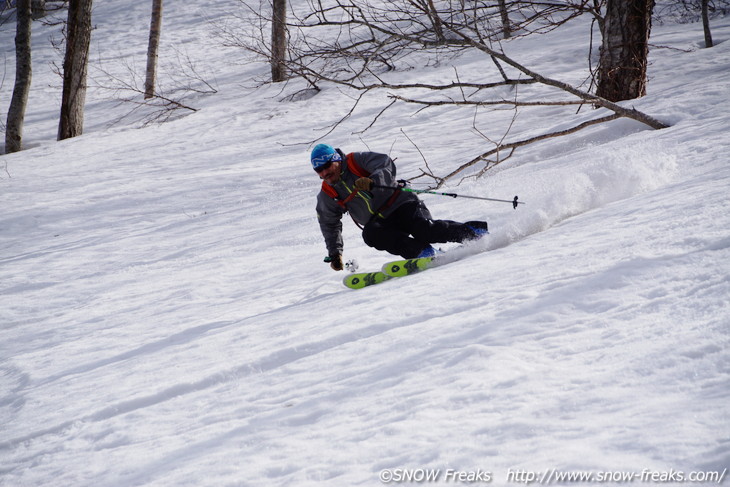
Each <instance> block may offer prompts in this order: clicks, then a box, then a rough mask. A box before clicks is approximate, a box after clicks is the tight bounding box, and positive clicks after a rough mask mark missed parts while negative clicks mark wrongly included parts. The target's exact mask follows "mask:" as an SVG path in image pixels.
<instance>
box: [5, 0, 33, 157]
mask: <svg viewBox="0 0 730 487" xmlns="http://www.w3.org/2000/svg"><path fill="white" fill-rule="evenodd" d="M30 2H31V0H18V3H17V5H16V7H17V18H18V20H17V27H16V31H15V32H16V33H15V87H14V88H13V98H12V100H11V101H10V108H9V109H8V119H7V124H6V127H5V152H7V153H11V152H18V151H19V150H21V149H22V142H23V122H24V120H25V107H26V105H27V104H28V92H29V91H30V80H31V77H32V66H31V49H30V30H31V24H32V14H31V7H30Z"/></svg>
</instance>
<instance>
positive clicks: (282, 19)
mask: <svg viewBox="0 0 730 487" xmlns="http://www.w3.org/2000/svg"><path fill="white" fill-rule="evenodd" d="M271 9H272V14H271V80H272V81H273V82H274V83H277V82H279V81H284V80H285V79H286V51H287V30H286V0H273V2H272V4H271Z"/></svg>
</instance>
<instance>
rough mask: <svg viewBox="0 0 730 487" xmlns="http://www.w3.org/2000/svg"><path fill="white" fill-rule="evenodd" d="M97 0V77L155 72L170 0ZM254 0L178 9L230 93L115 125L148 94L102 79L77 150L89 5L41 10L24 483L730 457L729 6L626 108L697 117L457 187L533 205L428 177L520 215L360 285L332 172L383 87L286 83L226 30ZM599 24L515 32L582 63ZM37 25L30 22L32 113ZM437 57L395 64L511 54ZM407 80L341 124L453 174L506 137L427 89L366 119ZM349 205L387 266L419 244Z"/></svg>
mask: <svg viewBox="0 0 730 487" xmlns="http://www.w3.org/2000/svg"><path fill="white" fill-rule="evenodd" d="M94 3H95V8H94V25H95V27H96V28H95V30H94V33H93V39H92V48H91V52H92V58H93V59H92V64H94V65H96V66H97V67H92V68H91V69H90V77H92V78H93V77H98V76H99V72H98V66H99V65H100V64H101V62H102V60H103V63H104V66H106V67H107V68H108V69H118V70H120V72H123V71H124V68H123V67H122V66H123V65H124V64H125V63H126V64H128V65H135V66H140V67H142V66H144V55H145V52H146V43H147V29H148V26H149V5H148V3H149V2H129V1H121V0H116V1H111V0H97V1H96V2H94ZM237 5H238V3H237V2H233V1H226V2H213V1H211V0H201V1H199V2H174V1H173V2H170V3H166V4H165V14H164V15H165V17H164V21H163V32H162V41H161V42H162V46H161V49H162V51H161V57H160V59H161V64H163V67H164V62H165V60H166V59H171V58H173V57H174V53H175V52H178V53H184V55H185V56H189V57H190V58H191V59H192V60H193V62H194V63H195V64H196V66H197V69H198V70H199V72H201V73H202V74H203V76H204V77H207V79H209V80H210V81H211V82H212V83H213V84H214V85H215V87H216V88H217V90H218V92H217V93H216V94H213V95H208V96H202V95H201V96H197V97H195V98H193V99H190V100H188V103H189V104H190V105H191V106H194V107H196V108H198V109H199V110H198V111H197V112H194V113H192V112H190V113H189V114H188V115H186V116H182V117H177V118H175V119H173V120H172V121H170V122H168V123H164V124H153V125H148V126H146V127H142V126H141V125H140V124H139V123H135V122H134V120H133V119H131V118H126V119H124V120H122V121H121V122H118V123H116V124H110V122H111V121H113V120H115V119H117V118H119V117H120V116H121V115H123V114H124V113H126V112H127V111H129V110H130V109H131V106H130V105H126V104H122V105H119V104H118V103H117V102H116V101H115V100H114V99H113V98H114V97H113V95H112V94H110V93H108V92H105V91H103V90H100V89H94V88H93V86H94V83H91V85H92V88H91V89H90V91H89V94H88V98H87V105H86V107H87V111H86V125H85V133H84V135H83V136H80V137H77V138H74V139H70V140H66V141H62V142H57V141H55V135H56V130H57V116H58V113H57V112H58V107H59V104H60V79H59V78H58V76H57V75H56V74H54V73H53V70H52V68H51V66H50V64H49V63H51V62H55V63H56V64H59V63H60V57H59V56H60V55H59V54H58V53H57V52H56V51H55V50H54V49H53V48H52V47H51V45H50V42H49V40H48V38H49V36H51V35H54V36H59V35H60V33H59V29H60V27H59V26H50V25H46V26H43V25H40V24H39V23H37V22H36V23H34V26H33V28H34V31H33V36H34V40H33V42H34V52H33V56H34V66H33V68H34V74H33V88H32V92H31V96H30V104H29V108H28V112H27V115H26V125H25V131H24V140H25V143H26V146H27V147H28V149H27V150H24V151H22V152H19V153H16V154H10V155H5V156H2V157H0V207H2V212H1V213H0V485H3V486H8V487H17V486H94V487H97V486H104V487H121V486H125V487H127V486H170V487H172V486H175V487H178V486H216V487H217V486H299V487H302V486H323V485H331V486H348V485H353V486H354V485H367V486H370V485H381V482H382V480H389V478H388V475H392V479H393V480H399V477H398V475H402V476H405V475H406V474H408V473H409V472H410V473H413V472H416V474H418V472H419V469H421V470H420V471H421V473H423V472H426V471H434V472H435V471H438V473H439V475H440V477H439V478H438V479H437V480H434V481H433V482H434V483H441V484H458V483H468V482H467V480H464V479H461V480H459V479H453V478H451V479H449V478H447V477H446V476H445V475H446V472H447V471H448V470H449V469H451V470H452V471H459V472H465V473H472V474H473V473H475V472H477V473H478V472H481V473H484V472H488V473H489V479H490V480H491V482H490V483H491V484H492V485H510V484H519V483H526V482H525V481H526V480H527V477H526V476H520V475H518V474H517V473H515V472H520V471H522V472H523V473H525V474H526V473H540V474H541V475H542V474H543V473H546V472H549V473H550V474H551V475H552V474H554V473H559V472H578V471H582V472H590V473H593V474H598V473H599V472H635V473H638V474H640V473H641V472H642V471H649V472H654V473H666V472H670V473H671V472H674V473H676V472H683V473H684V474H685V475H688V474H689V473H690V472H700V473H701V472H720V473H722V472H723V470H724V469H726V468H728V467H730V425H729V417H728V412H729V411H730V360H729V354H728V348H729V345H730V343H729V340H728V331H729V328H730V304H729V303H730V278H729V274H730V196H729V195H730V191H729V190H730V165H728V161H729V157H728V154H730V136H729V135H730V133H729V130H730V103H728V97H729V96H730V55H729V54H730V42H728V40H729V39H730V20H728V19H727V18H719V19H715V20H713V24H712V27H713V35H714V37H715V39H716V42H717V46H716V47H714V48H712V49H702V48H701V47H702V32H701V26H700V25H699V24H683V25H677V24H670V23H667V24H664V25H655V26H654V29H653V31H652V44H653V46H654V47H653V48H652V50H651V66H650V81H649V85H648V95H647V96H646V97H644V98H642V99H639V100H632V101H630V102H625V103H624V104H625V105H626V106H635V107H636V108H637V109H640V110H642V111H645V112H647V113H649V114H651V115H653V116H655V117H657V118H659V119H661V120H664V121H666V122H668V123H670V124H671V127H670V128H667V129H664V130H658V131H655V130H651V129H649V128H647V127H645V126H642V125H640V124H638V123H637V122H633V121H630V120H626V119H620V120H617V121H614V122H611V123H607V124H602V125H598V126H594V127H591V128H588V129H586V130H584V131H582V132H579V133H578V134H575V135H573V136H570V137H567V138H558V139H551V140H549V141H545V142H542V143H539V144H535V145H532V146H529V147H525V148H522V149H519V150H518V151H517V152H516V153H515V155H514V156H513V157H512V158H511V159H509V160H507V161H505V162H504V163H502V164H501V165H500V166H498V168H497V169H494V170H493V171H491V172H488V173H487V174H486V175H485V176H484V177H482V178H480V179H467V180H464V181H463V182H461V184H459V183H460V181H459V178H456V179H454V180H452V181H450V182H449V183H448V184H447V185H446V186H445V187H444V188H443V189H444V190H448V191H454V192H459V193H462V194H470V195H481V196H488V197H493V198H507V199H510V198H512V197H513V196H514V195H519V197H520V199H521V200H522V201H524V202H525V203H526V204H525V205H522V206H520V207H519V208H518V209H517V210H513V209H512V207H511V206H510V205H508V204H502V203H493V202H484V201H474V200H466V199H458V198H457V199H452V198H445V197H438V196H423V199H424V200H425V201H426V202H427V204H428V206H429V208H430V209H431V211H432V213H433V214H434V216H435V217H437V218H448V219H455V220H462V221H464V220H471V219H487V220H488V221H489V223H490V228H491V235H489V237H488V238H486V239H484V240H482V241H481V242H479V243H478V244H476V245H472V246H470V247H468V248H467V249H466V250H464V251H462V254H463V258H462V259H460V260H458V261H456V262H453V263H450V264H448V265H444V266H441V267H438V268H435V269H433V270H430V271H428V272H425V273H422V274H419V275H417V276H410V277H406V278H402V279H396V280H393V281H389V282H386V283H384V284H382V285H378V286H373V287H370V288H366V289H363V290H358V291H353V290H350V289H347V288H345V287H344V286H343V285H342V284H341V279H342V277H343V273H335V272H333V271H332V270H331V269H330V268H329V267H328V266H327V265H326V264H324V263H322V257H323V256H324V255H325V249H324V245H323V241H322V238H321V235H320V232H319V227H318V225H317V220H316V216H315V213H314V204H315V201H314V199H315V195H316V193H317V191H318V189H319V185H320V183H319V180H318V179H317V177H316V175H315V174H314V173H313V172H312V170H311V168H310V166H309V162H308V154H309V150H310V149H311V147H312V144H311V143H312V141H314V140H315V139H317V138H319V137H323V136H325V135H326V134H327V131H328V130H330V126H331V125H332V124H333V123H335V122H336V121H338V120H340V119H341V118H342V117H343V116H344V115H345V114H346V113H347V111H348V109H349V107H350V104H351V102H352V95H353V94H352V93H348V92H346V91H344V90H342V89H340V88H337V87H334V86H331V85H323V86H322V88H323V90H322V91H321V92H319V93H318V94H316V96H313V97H309V98H306V99H301V100H300V101H287V96H288V95H291V94H294V93H296V92H297V91H299V90H301V89H302V88H304V87H305V86H304V84H303V83H302V82H300V81H296V80H295V81H292V82H289V83H286V84H279V85H269V84H260V83H258V82H257V81H256V80H255V79H256V78H261V77H263V76H265V74H266V66H264V65H262V64H259V63H254V62H251V61H250V60H248V59H247V58H246V55H245V54H244V53H243V52H242V51H241V50H237V49H233V48H224V47H223V46H222V45H221V44H220V41H218V40H217V38H216V37H215V35H214V32H215V30H216V29H217V28H218V27H219V26H220V23H221V22H224V21H226V20H227V19H228V18H229V16H230V14H231V13H233V12H234V11H235V10H236V9H237V8H239V7H238V6H237ZM588 23H589V20H588V19H583V20H578V21H576V22H573V23H572V24H570V25H568V26H566V27H564V28H561V29H558V30H557V31H554V32H552V33H550V34H548V35H544V36H533V37H527V38H518V39H514V40H512V41H509V42H505V43H504V44H503V47H504V49H505V51H506V52H507V53H508V54H509V55H511V56H513V57H515V58H516V59H517V60H518V61H521V62H523V63H524V64H526V65H528V66H530V67H531V68H533V69H535V70H536V71H538V72H542V73H543V74H546V75H549V76H552V77H556V78H559V79H561V80H563V81H567V82H570V83H573V84H580V83H581V82H582V81H583V80H584V79H585V76H586V73H587V56H588V42H589V40H588V39H589V26H588ZM13 36H14V28H13V26H12V24H7V23H6V24H5V25H2V26H1V27H0V46H2V48H3V53H4V56H5V58H6V62H5V65H6V67H5V69H6V75H5V78H4V83H3V86H2V89H1V90H0V106H1V107H2V110H6V109H7V106H8V105H9V101H10V96H11V93H12V79H13V77H14V61H13V60H14V52H13ZM594 47H595V46H594ZM594 53H595V49H594ZM419 63H420V60H418V59H415V60H414V61H413V65H414V67H413V69H406V70H400V71H394V72H391V73H386V75H387V76H389V77H390V78H389V79H391V80H393V81H418V80H430V81H434V80H435V81H439V80H440V81H449V80H452V79H454V78H455V72H456V71H457V70H458V73H459V76H460V78H462V79H465V78H470V77H471V78H475V79H480V80H483V79H482V76H483V73H484V72H485V70H487V71H488V70H490V69H492V70H493V64H492V63H491V61H490V60H489V59H488V58H485V57H484V56H483V55H481V54H468V53H467V54H464V55H462V56H460V57H455V58H452V59H442V60H441V62H440V63H439V64H435V65H434V64H433V63H431V64H430V65H429V66H426V65H425V63H420V64H419ZM523 90H525V92H527V91H526V89H524V88H523ZM528 93H529V92H528ZM386 95H387V94H386V93H380V94H373V95H369V96H367V97H366V98H365V99H363V101H362V102H361V104H360V105H359V106H358V108H357V110H356V111H355V112H354V113H353V115H352V116H351V117H350V118H348V119H346V120H345V121H344V122H343V123H342V124H340V125H339V126H337V127H336V128H335V129H334V131H333V132H332V133H330V134H329V135H326V137H325V138H324V139H323V140H324V141H326V142H329V143H331V144H333V145H335V146H338V147H341V148H342V149H343V150H345V151H346V152H347V151H361V150H373V151H379V152H388V153H390V154H391V156H393V157H397V161H396V163H397V165H398V167H399V173H400V175H402V176H405V177H412V176H415V175H417V174H418V173H419V172H420V170H421V168H423V167H424V164H423V160H422V157H421V154H420V153H419V150H420V151H421V152H423V155H424V156H425V157H426V159H427V160H428V163H429V165H430V167H431V168H432V169H434V170H435V171H436V172H438V173H441V174H445V173H447V172H449V171H451V170H452V169H453V168H454V167H456V165H458V164H461V163H463V162H465V161H467V160H469V159H471V158H472V157H474V156H475V155H477V154H479V153H480V152H483V151H485V150H488V149H489V148H490V147H491V143H490V142H488V141H487V140H485V139H484V138H482V137H481V136H480V135H479V134H477V133H476V132H475V131H474V130H472V123H474V120H475V117H473V116H472V115H473V113H470V112H465V111H464V110H463V109H455V108H434V109H430V110H425V111H422V112H418V113H417V107H413V106H405V105H404V106H396V107H394V108H393V109H391V110H390V111H389V112H387V113H386V115H384V116H382V117H380V118H379V119H378V121H377V123H376V124H375V125H374V126H373V127H371V128H369V129H368V130H366V131H364V132H362V130H363V129H365V128H367V127H368V125H369V124H370V122H371V120H372V118H373V116H375V115H376V114H377V113H378V112H379V110H380V109H381V108H382V107H383V106H384V104H385V103H387V98H386ZM574 112H575V107H572V108H569V109H568V111H567V113H574ZM4 113H5V112H3V118H4V117H5V114H4ZM140 113H141V112H140ZM565 113H566V110H565V109H557V108H556V109H552V110H545V109H532V110H531V109H525V110H523V111H522V112H521V113H520V115H519V117H518V120H517V122H516V123H515V125H514V127H513V128H512V131H511V132H510V133H509V134H508V137H507V138H508V139H509V140H519V139H522V138H526V137H529V136H532V135H536V134H539V133H543V132H546V131H549V130H554V129H559V128H566V127H567V126H569V125H570V123H569V122H567V121H566V119H565V116H564V115H565ZM512 114H513V112H511V111H505V110H501V111H487V110H484V111H481V112H480V113H479V115H478V116H477V117H476V118H477V123H478V126H479V129H480V131H481V132H483V133H484V134H485V135H488V136H489V137H491V138H492V139H493V140H497V139H499V138H500V137H501V135H503V134H504V133H505V131H506V130H507V126H508V125H509V122H510V121H511V118H512ZM597 115H598V112H596V111H594V110H590V109H587V108H585V107H584V108H583V110H582V111H581V113H580V115H579V117H583V119H585V120H588V119H590V118H593V117H596V116H597ZM401 129H402V130H401ZM360 132H362V133H360ZM404 133H405V134H407V135H408V137H410V139H411V140H412V141H413V143H411V142H410V141H409V140H408V139H407V138H406V137H405V135H404ZM414 144H415V145H416V146H417V147H418V150H417V149H416V147H415V146H414ZM343 223H344V228H345V245H346V254H347V255H346V256H345V257H346V258H356V259H357V260H358V261H359V263H360V266H361V270H369V269H373V270H375V269H379V268H380V266H381V265H382V264H383V263H384V262H386V261H388V260H390V257H389V256H388V255H386V254H384V253H380V252H378V251H376V250H374V249H370V248H368V247H367V246H366V245H365V244H364V243H363V242H362V240H361V238H360V236H359V230H358V229H357V228H356V227H355V225H354V224H353V223H352V222H351V221H349V219H347V218H345V220H343ZM384 472H385V473H384ZM725 477H727V475H725ZM401 480H402V478H401ZM472 480H475V482H473V483H485V482H484V481H485V478H484V477H481V478H479V479H475V478H472ZM533 480H534V479H533ZM593 480H595V478H594V479H593ZM725 481H726V482H727V480H725ZM405 483H409V482H405ZM555 483H559V482H555ZM634 483H639V484H641V483H644V484H646V483H652V482H647V481H644V482H642V481H640V480H639V479H638V478H637V479H635V482H634ZM710 483H711V482H695V483H691V485H701V484H710ZM583 484H585V485H589V484H590V482H588V481H585V482H572V483H571V484H570V485H583ZM674 484H675V485H677V483H676V482H675V483H674ZM679 484H681V485H689V483H688V482H684V483H679Z"/></svg>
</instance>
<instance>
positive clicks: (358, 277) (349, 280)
mask: <svg viewBox="0 0 730 487" xmlns="http://www.w3.org/2000/svg"><path fill="white" fill-rule="evenodd" d="M388 279H390V276H389V275H387V274H385V273H383V272H358V273H355V274H350V275H348V276H345V278H344V279H343V280H342V283H343V284H344V285H345V286H347V287H349V288H350V289H362V288H364V287H367V286H372V285H374V284H380V283H381V282H383V281H387V280H388Z"/></svg>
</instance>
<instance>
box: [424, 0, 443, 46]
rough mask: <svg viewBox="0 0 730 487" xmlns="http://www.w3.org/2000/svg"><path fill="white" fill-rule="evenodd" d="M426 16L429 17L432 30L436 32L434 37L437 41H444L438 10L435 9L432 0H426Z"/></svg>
mask: <svg viewBox="0 0 730 487" xmlns="http://www.w3.org/2000/svg"><path fill="white" fill-rule="evenodd" d="M428 16H429V17H430V19H431V25H433V30H434V32H435V33H436V39H437V40H438V42H445V41H446V37H445V36H444V26H443V24H442V22H441V17H440V16H439V12H438V10H436V5H434V4H433V0H428Z"/></svg>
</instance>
